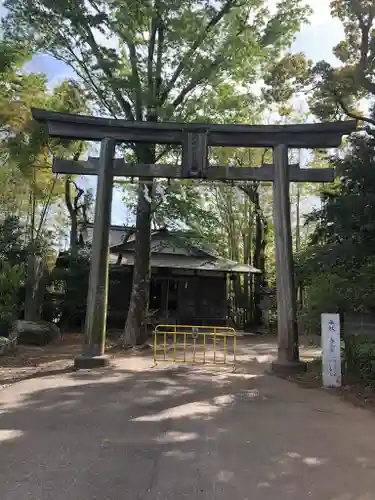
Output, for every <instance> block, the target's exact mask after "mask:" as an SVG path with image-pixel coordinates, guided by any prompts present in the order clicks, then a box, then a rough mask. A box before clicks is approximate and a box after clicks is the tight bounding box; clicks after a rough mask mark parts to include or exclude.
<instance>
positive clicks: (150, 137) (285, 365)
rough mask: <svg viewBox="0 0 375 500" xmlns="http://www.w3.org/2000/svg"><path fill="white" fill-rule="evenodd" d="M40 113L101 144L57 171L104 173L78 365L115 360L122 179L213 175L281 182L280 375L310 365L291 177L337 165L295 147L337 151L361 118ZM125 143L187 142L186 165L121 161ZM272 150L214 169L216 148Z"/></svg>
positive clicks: (58, 127)
mask: <svg viewBox="0 0 375 500" xmlns="http://www.w3.org/2000/svg"><path fill="white" fill-rule="evenodd" d="M32 115H33V118H34V119H35V120H36V121H38V122H40V123H44V124H45V125H46V126H47V129H48V133H49V135H50V136H51V137H60V138H64V139H70V140H87V141H100V142H101V151H100V158H99V159H97V158H91V159H89V161H77V162H74V161H70V160H58V159H54V162H53V171H54V172H55V173H64V174H86V175H97V176H98V183H97V195H96V205H95V220H94V234H93V242H92V257H91V268H90V278H89V290H88V298H87V311H86V323H85V344H84V349H83V353H82V356H79V357H78V358H76V359H75V366H76V367H77V368H83V367H85V368H90V367H95V366H103V365H105V364H107V359H106V357H105V356H104V343H105V331H106V316H107V290H108V238H109V227H110V223H111V205H112V190H113V178H114V176H126V177H139V178H140V179H142V180H147V179H153V178H157V177H159V178H175V179H205V180H209V181H214V180H215V181H219V180H222V181H226V180H227V181H228V180H229V181H253V180H256V181H269V182H273V192H274V228H275V260H276V288H277V309H278V359H277V361H275V362H274V363H273V369H274V371H275V372H278V373H280V372H282V373H291V372H295V371H299V370H301V369H304V365H303V364H302V363H300V360H299V348H298V330H297V320H296V298H295V289H294V270H293V248H292V231H291V218H290V197H289V184H290V182H319V183H323V182H332V181H333V180H334V170H333V169H300V168H299V165H289V164H288V149H289V148H293V149H298V148H300V149H302V148H303V149H305V148H306V149H317V148H319V149H323V148H334V147H338V146H339V145H340V144H341V140H342V137H343V136H344V135H347V134H350V133H352V132H354V131H355V130H356V128H357V122H356V121H346V122H336V123H320V124H304V125H260V126H254V125H218V124H206V125H204V124H187V123H172V122H171V123H165V122H164V123H153V122H137V121H126V120H115V119H108V118H97V117H90V116H82V115H72V114H69V113H57V112H51V111H46V110H42V109H33V110H32ZM119 143H130V144H137V143H138V144H140V143H143V144H168V145H182V164H181V165H180V166H175V165H168V164H163V165H149V164H144V165H142V164H137V165H133V164H127V163H125V162H124V160H122V159H115V158H114V155H115V147H116V144H119ZM209 146H221V147H225V146H228V147H247V148H272V150H273V164H272V165H264V166H262V167H260V168H243V167H222V166H215V167H213V166H209V164H208V147H209Z"/></svg>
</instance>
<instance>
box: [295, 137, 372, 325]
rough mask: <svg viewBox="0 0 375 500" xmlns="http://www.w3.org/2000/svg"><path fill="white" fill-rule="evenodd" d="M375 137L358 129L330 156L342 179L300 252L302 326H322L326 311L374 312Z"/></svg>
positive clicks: (326, 196) (315, 216)
mask: <svg viewBox="0 0 375 500" xmlns="http://www.w3.org/2000/svg"><path fill="white" fill-rule="evenodd" d="M374 148H375V138H374V137H373V136H368V135H365V134H358V135H357V136H354V137H352V138H351V139H350V141H349V142H348V145H347V149H346V154H345V156H342V155H337V156H335V157H333V158H331V160H330V163H331V166H334V167H335V168H336V170H337V175H338V180H337V181H336V182H335V183H334V184H333V185H331V186H329V187H328V188H327V189H325V190H324V191H323V192H322V208H321V209H320V210H315V211H314V212H312V213H311V214H310V215H309V216H308V218H307V222H308V223H312V224H315V230H314V232H313V233H312V234H311V236H310V244H309V246H308V247H307V248H306V249H304V250H303V251H302V252H301V253H300V254H299V255H298V257H297V260H296V273H297V281H298V284H299V286H302V287H303V290H304V307H303V310H302V311H301V312H300V321H301V324H302V325H303V329H305V330H308V331H315V332H317V331H319V329H320V328H319V322H320V314H321V313H323V312H342V313H345V312H351V313H353V312H354V313H359V312H363V313H364V312H374V311H375V279H374V277H375V258H374V255H375V224H374V221H375V158H374Z"/></svg>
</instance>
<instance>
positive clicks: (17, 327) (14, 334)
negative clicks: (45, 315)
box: [9, 319, 61, 345]
mask: <svg viewBox="0 0 375 500" xmlns="http://www.w3.org/2000/svg"><path fill="white" fill-rule="evenodd" d="M60 337H61V333H60V330H59V328H58V327H57V326H56V325H55V324H53V323H49V322H48V321H26V320H21V319H19V320H17V321H15V322H14V323H13V326H12V329H11V331H10V333H9V339H14V338H16V339H17V342H18V344H31V345H46V344H49V343H51V342H55V341H57V340H59V339H60Z"/></svg>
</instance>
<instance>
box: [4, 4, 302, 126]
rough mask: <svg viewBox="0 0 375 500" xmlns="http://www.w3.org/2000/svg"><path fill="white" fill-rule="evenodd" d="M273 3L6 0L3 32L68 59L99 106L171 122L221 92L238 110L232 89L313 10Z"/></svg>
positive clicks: (254, 73)
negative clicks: (273, 9)
mask: <svg viewBox="0 0 375 500" xmlns="http://www.w3.org/2000/svg"><path fill="white" fill-rule="evenodd" d="M266 4H267V2H265V1H264V0H244V1H238V0H219V1H217V2H213V3H212V2H211V3H207V2H206V1H202V0H189V1H188V2H186V1H176V0H156V1H151V0H147V1H144V2H134V1H129V0H115V1H113V2H111V9H107V8H106V6H107V2H105V1H103V0H96V1H94V2H90V5H89V4H86V3H82V2H76V1H74V2H69V3H68V4H66V3H65V4H64V5H60V4H53V5H52V4H51V2H50V1H48V0H38V1H35V2H32V3H30V2H29V1H28V0H7V1H6V2H5V7H6V8H7V9H8V11H9V14H8V15H7V16H6V18H5V20H4V29H5V33H6V36H7V38H8V39H10V40H15V41H23V40H31V41H32V42H33V50H34V51H35V52H38V51H40V50H42V51H45V52H49V53H51V54H52V55H54V56H55V57H56V58H57V59H59V60H62V61H64V62H65V63H67V64H68V65H70V66H71V67H72V68H73V69H74V71H75V72H76V73H77V75H79V77H80V78H81V79H82V81H83V82H85V84H86V85H87V88H88V89H90V91H91V92H92V94H93V95H95V97H96V99H97V100H98V101H99V103H100V106H101V110H102V112H105V113H106V114H108V113H109V114H110V115H112V116H116V117H120V116H125V117H126V118H128V119H133V118H136V119H138V120H157V119H161V120H168V119H171V118H172V117H178V116H182V115H184V116H185V117H186V116H187V114H188V113H189V112H190V110H191V109H192V106H191V104H193V103H194V106H193V108H194V110H195V113H196V112H197V110H198V107H199V106H202V105H203V106H204V107H205V108H206V109H207V106H205V105H206V104H207V103H208V102H209V99H207V96H208V95H209V94H210V93H211V95H212V92H213V91H214V90H215V89H216V91H215V93H216V95H220V96H221V98H220V99H219V103H218V104H219V107H221V108H222V107H223V106H222V105H223V103H225V102H226V101H227V105H226V106H225V108H226V110H228V111H230V110H231V109H235V108H234V106H233V104H234V103H235V101H236V97H238V96H239V95H240V94H239V93H238V92H236V91H235V90H234V85H238V86H241V85H243V86H244V87H245V88H247V87H248V84H249V83H251V84H252V83H253V82H254V81H255V80H257V79H258V77H259V75H260V71H261V69H262V65H263V64H264V62H265V61H272V60H275V58H277V57H278V56H279V54H280V53H281V52H282V51H283V50H284V49H285V48H287V47H289V46H290V44H291V43H292V41H293V36H294V34H295V33H296V31H298V30H299V28H300V26H301V24H302V23H303V22H305V21H306V20H307V17H308V14H309V10H308V9H307V8H306V6H305V5H304V3H303V2H301V1H299V0H281V1H280V2H278V4H277V9H276V12H275V13H274V14H271V13H270V11H269V9H268V8H267V5H266ZM207 92H208V94H207ZM247 94H248V92H245V93H244V94H243V98H244V99H245V100H247ZM223 96H225V99H222V97H223ZM214 107H216V108H217V106H214ZM200 114H201V116H202V113H200ZM218 116H219V115H218ZM223 118H224V119H225V118H226V116H225V114H224V116H222V117H221V120H222V119H223Z"/></svg>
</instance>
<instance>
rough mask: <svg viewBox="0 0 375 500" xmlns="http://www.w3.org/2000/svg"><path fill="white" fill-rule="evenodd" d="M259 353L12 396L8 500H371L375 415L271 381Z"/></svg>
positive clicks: (7, 397) (5, 419) (62, 380)
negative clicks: (233, 361) (236, 362)
mask: <svg viewBox="0 0 375 500" xmlns="http://www.w3.org/2000/svg"><path fill="white" fill-rule="evenodd" d="M258 347H259V348H258ZM258 347H257V348H255V349H254V347H251V348H249V351H248V354H247V356H248V358H250V359H246V352H244V353H243V356H244V358H245V359H244V360H243V361H241V360H240V363H242V364H240V369H239V370H238V371H236V372H233V371H231V369H228V368H225V367H221V368H209V367H176V366H160V365H159V366H157V367H153V366H152V359H151V358H150V357H147V356H145V355H142V356H141V357H136V356H129V357H127V358H123V359H116V360H114V362H113V366H112V367H111V368H110V369H104V370H99V371H96V372H86V371H82V372H74V373H64V374H60V375H58V374H56V375H52V376H49V377H45V378H37V379H34V380H25V381H23V382H20V383H19V384H15V385H14V386H13V387H8V388H5V389H4V390H3V391H1V392H0V401H1V402H2V412H1V415H0V481H1V485H2V488H1V499H2V500H35V499H38V500H88V499H90V500H125V499H126V500H127V499H131V500H172V499H173V500H180V499H191V500H199V499H210V500H213V499H215V500H224V499H225V500H228V499H229V500H250V499H251V500H271V499H272V500H274V499H276V498H277V499H281V500H283V499H292V500H294V499H295V500H297V499H298V500H301V499H312V500H318V499H319V500H372V499H373V498H374V494H373V492H374V491H375V438H374V437H373V426H374V419H373V417H372V415H371V414H370V413H367V412H366V411H364V410H361V409H356V408H353V407H351V406H350V405H347V404H345V403H343V402H341V401H340V400H338V399H336V398H335V397H332V396H330V395H329V394H325V393H322V392H319V391H315V390H304V389H301V388H299V387H297V386H296V385H294V384H291V383H288V382H286V381H283V380H279V379H277V378H275V377H271V376H268V375H266V374H265V372H264V367H265V366H266V365H265V364H264V363H263V360H264V359H265V358H264V356H268V355H272V353H271V354H270V353H269V352H267V349H268V348H267V347H266V346H265V345H264V343H263V345H262V346H258ZM249 353H250V354H249ZM251 353H252V354H251Z"/></svg>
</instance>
